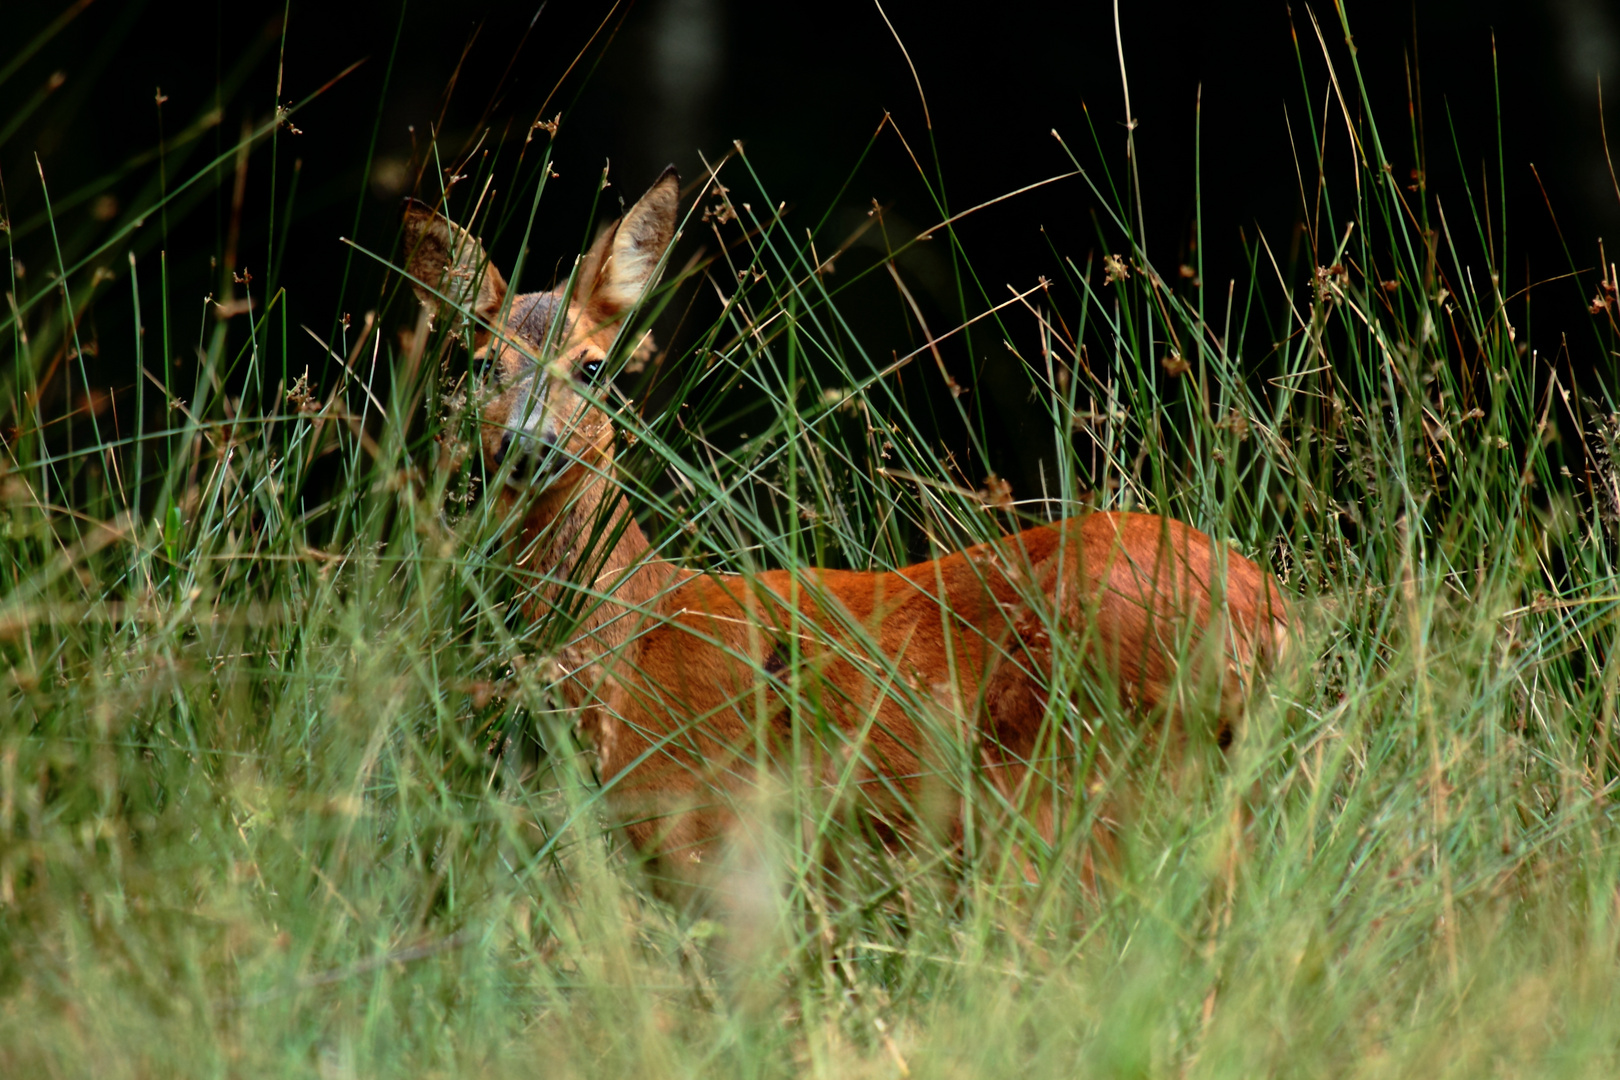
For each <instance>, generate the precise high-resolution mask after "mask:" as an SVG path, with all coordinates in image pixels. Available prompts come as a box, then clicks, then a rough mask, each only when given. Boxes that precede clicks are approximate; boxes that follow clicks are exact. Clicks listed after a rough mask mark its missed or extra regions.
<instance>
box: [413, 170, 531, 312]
mask: <svg viewBox="0 0 1620 1080" xmlns="http://www.w3.org/2000/svg"><path fill="white" fill-rule="evenodd" d="M405 258H406V263H405V268H406V269H407V270H409V271H410V274H411V277H412V278H413V279H414V280H413V281H412V282H411V287H412V288H413V289H415V290H416V298H417V299H418V300H420V301H422V306H423V307H425V308H427V309H428V311H429V312H430V313H431V314H432V315H433V316H434V317H435V318H437V317H438V315H439V312H440V311H441V310H442V309H443V308H444V307H446V306H447V305H448V306H449V307H451V308H452V309H454V310H457V311H466V312H470V313H472V314H474V315H476V316H478V317H479V318H480V319H483V320H484V321H485V322H488V323H493V322H494V321H495V319H496V317H497V315H498V314H499V312H500V309H501V303H502V302H503V301H504V300H505V299H506V280H505V279H504V278H502V277H501V275H500V272H499V271H498V270H496V269H495V267H494V264H492V263H491V262H490V261H489V256H488V255H486V254H485V253H484V246H483V245H482V244H480V243H479V242H478V241H477V240H476V239H475V238H474V237H473V236H472V235H471V234H470V233H468V232H467V230H465V229H463V228H461V227H460V226H458V225H455V224H453V223H451V222H450V221H449V220H448V219H446V218H445V216H444V215H443V214H440V213H438V212H437V211H435V210H433V209H432V208H431V207H429V206H427V205H426V204H424V203H419V202H417V201H416V200H415V199H406V200H405Z"/></svg>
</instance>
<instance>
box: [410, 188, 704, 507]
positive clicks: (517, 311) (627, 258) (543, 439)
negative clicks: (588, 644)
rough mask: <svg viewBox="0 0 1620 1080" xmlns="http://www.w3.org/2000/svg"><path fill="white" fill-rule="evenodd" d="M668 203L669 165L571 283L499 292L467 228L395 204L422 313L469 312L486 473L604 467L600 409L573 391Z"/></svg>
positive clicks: (609, 446) (589, 471) (606, 342)
mask: <svg viewBox="0 0 1620 1080" xmlns="http://www.w3.org/2000/svg"><path fill="white" fill-rule="evenodd" d="M679 202H680V177H679V175H678V174H677V173H676V172H675V167H674V166H673V165H672V166H670V167H669V168H667V169H665V170H664V173H663V175H662V176H660V177H659V178H658V180H657V181H656V182H655V183H654V184H653V186H652V187H651V188H649V189H648V190H647V193H646V194H645V195H643V196H642V197H641V198H640V199H638V200H636V204H635V205H634V206H632V207H631V208H630V209H629V210H628V211H627V212H626V213H625V215H624V217H623V218H621V219H620V220H618V221H616V222H614V223H613V224H611V225H609V226H607V227H606V228H605V229H603V230H602V232H601V233H600V235H598V237H597V239H596V242H595V243H594V244H593V245H592V246H591V249H590V251H589V252H587V253H586V254H585V256H584V257H583V258H582V259H581V260H580V262H579V265H578V272H577V273H576V274H575V275H574V277H573V281H572V290H570V288H569V282H564V283H563V284H561V285H559V286H558V287H557V288H555V289H552V290H551V291H549V292H535V293H524V294H521V295H518V296H513V297H510V298H509V297H508V295H507V286H506V281H505V279H504V278H502V277H501V275H500V272H499V271H498V270H496V269H495V267H494V265H493V264H492V263H491V262H490V260H489V256H488V255H486V254H485V252H484V249H483V246H482V245H481V244H479V242H478V240H477V239H475V238H474V237H473V236H471V235H470V234H468V233H467V232H466V230H464V229H462V228H460V227H459V226H457V225H455V224H453V223H451V222H450V221H448V220H446V219H445V217H444V216H443V215H441V214H439V213H437V212H436V211H434V210H432V209H431V208H429V207H427V206H425V205H423V204H422V203H419V202H416V201H415V200H411V201H409V202H408V203H407V204H406V208H405V250H406V252H407V256H408V262H407V268H408V269H409V271H410V274H411V277H412V278H413V279H414V280H413V282H412V285H413V287H414V288H415V290H416V295H417V298H418V299H419V300H421V302H422V304H423V306H424V307H426V308H427V309H428V312H429V314H430V315H432V316H433V317H434V318H438V317H439V316H440V315H441V314H442V313H443V312H445V311H447V310H448V311H451V312H460V313H463V314H464V315H465V316H466V317H468V318H469V319H470V320H471V323H472V326H471V329H472V336H473V347H474V350H475V351H474V353H473V356H474V359H475V360H481V361H483V367H484V370H485V371H486V372H487V374H486V376H485V378H486V382H485V395H486V398H487V401H486V404H484V406H483V411H482V416H481V420H482V423H481V425H480V443H481V446H482V450H483V456H484V465H485V468H486V469H487V470H488V472H489V474H490V475H494V474H495V472H496V471H497V470H499V469H500V468H501V467H502V465H503V464H504V463H506V462H508V461H510V462H511V463H512V466H511V471H510V473H509V476H510V479H509V481H508V484H509V486H511V487H515V488H519V489H527V490H529V491H530V493H531V494H535V495H539V494H542V493H544V492H549V491H563V490H568V489H572V488H575V487H577V486H578V485H579V484H580V483H581V482H583V481H585V480H586V479H587V478H589V477H592V476H595V477H602V476H605V475H606V474H607V473H608V472H609V471H610V469H611V467H612V464H613V421H612V418H611V417H610V416H609V415H608V414H607V413H606V412H604V411H603V410H602V409H601V408H600V407H599V406H598V405H596V404H593V403H592V402H591V401H590V400H588V398H587V397H586V396H585V395H584V394H583V393H582V392H581V391H582V390H583V388H584V387H586V386H589V385H591V384H592V383H594V382H595V381H596V380H597V379H598V378H599V376H600V374H601V372H602V369H603V367H604V365H605V364H606V362H607V358H608V352H609V350H610V349H611V348H612V346H613V341H614V338H615V336H616V335H617V334H618V332H619V328H620V325H621V324H622V323H623V321H624V317H625V315H626V313H627V312H629V311H630V310H631V309H632V308H633V307H635V305H636V303H637V302H638V301H639V300H640V299H641V297H642V295H643V293H644V292H645V291H646V289H647V287H648V285H649V284H650V283H651V281H652V278H653V275H654V273H655V271H656V270H657V269H658V265H659V261H660V260H661V259H662V258H663V254H664V250H665V249H666V248H667V247H668V246H669V243H670V241H671V239H673V237H674V235H675V216H676V211H677V209H678V207H679ZM644 347H646V346H644ZM592 396H597V397H598V400H600V397H599V396H598V395H592Z"/></svg>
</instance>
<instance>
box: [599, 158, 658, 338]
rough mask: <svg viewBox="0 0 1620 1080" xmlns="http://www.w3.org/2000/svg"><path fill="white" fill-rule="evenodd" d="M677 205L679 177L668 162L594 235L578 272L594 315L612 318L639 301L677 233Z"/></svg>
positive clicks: (603, 319)
mask: <svg viewBox="0 0 1620 1080" xmlns="http://www.w3.org/2000/svg"><path fill="white" fill-rule="evenodd" d="M680 204H681V176H680V174H679V173H677V172H676V171H675V166H673V165H671V166H670V167H669V168H667V169H665V170H664V173H663V175H662V176H660V177H659V178H658V179H657V181H655V182H654V183H653V186H652V187H650V188H648V189H647V193H646V194H645V195H643V196H642V197H641V198H639V199H637V200H636V204H635V205H634V206H632V207H631V208H630V209H629V210H627V211H626V212H625V215H624V217H622V218H621V219H619V220H618V221H616V222H614V223H613V224H612V225H609V226H608V227H607V228H605V229H603V230H602V232H601V233H600V234H598V236H597V238H596V243H594V244H592V245H591V250H590V251H589V252H587V253H586V255H585V260H584V262H582V263H581V264H580V274H579V280H580V282H581V283H583V288H584V290H585V292H584V295H583V297H582V299H583V300H584V301H585V303H586V304H588V305H589V306H590V308H591V310H592V311H593V312H594V313H595V314H596V316H597V318H598V319H600V320H601V321H603V322H609V321H611V320H613V319H616V318H618V317H619V316H620V315H623V314H624V313H625V311H627V310H628V309H629V308H631V307H632V306H633V305H634V304H635V303H636V301H638V300H640V299H641V294H642V293H644V292H645V291H646V289H647V285H648V283H649V282H650V281H651V280H652V276H653V271H655V270H657V269H658V261H659V260H660V259H662V258H663V257H664V249H665V248H667V247H669V242H670V241H671V240H672V239H674V237H675V215H676V213H677V212H678V211H679V210H680Z"/></svg>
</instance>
